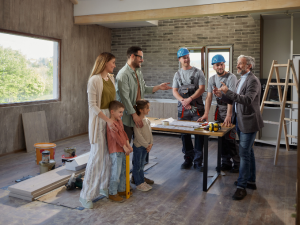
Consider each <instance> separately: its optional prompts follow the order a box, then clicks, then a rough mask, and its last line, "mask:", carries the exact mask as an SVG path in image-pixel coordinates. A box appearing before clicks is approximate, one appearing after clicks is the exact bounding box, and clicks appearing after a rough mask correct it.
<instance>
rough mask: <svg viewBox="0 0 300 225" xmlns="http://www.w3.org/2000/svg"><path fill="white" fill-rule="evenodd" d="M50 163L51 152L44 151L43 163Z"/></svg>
mask: <svg viewBox="0 0 300 225" xmlns="http://www.w3.org/2000/svg"><path fill="white" fill-rule="evenodd" d="M49 161H50V152H49V151H47V150H46V151H43V152H42V162H46V163H48V162H49Z"/></svg>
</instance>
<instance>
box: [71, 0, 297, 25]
mask: <svg viewBox="0 0 300 225" xmlns="http://www.w3.org/2000/svg"><path fill="white" fill-rule="evenodd" d="M299 7H300V2H299V0H289V1H284V0H273V1H272V4H270V2H269V0H256V1H246V2H231V3H220V4H210V5H196V6H188V7H177V8H168V9H153V10H141V11H133V12H121V13H107V14H98V15H87V16H75V17H74V19H75V24H80V25H83V24H97V23H117V22H132V21H148V20H167V19H177V18H192V17H203V16H212V15H224V14H225V15H228V14H243V13H247V14H248V13H251V12H258V11H269V10H271V11H274V10H283V9H286V10H288V9H292V8H299Z"/></svg>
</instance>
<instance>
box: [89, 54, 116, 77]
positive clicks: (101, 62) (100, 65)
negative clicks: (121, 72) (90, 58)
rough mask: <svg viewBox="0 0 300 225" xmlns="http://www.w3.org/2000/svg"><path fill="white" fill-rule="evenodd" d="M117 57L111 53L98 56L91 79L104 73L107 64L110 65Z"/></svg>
mask: <svg viewBox="0 0 300 225" xmlns="http://www.w3.org/2000/svg"><path fill="white" fill-rule="evenodd" d="M115 58H116V57H115V56H114V55H113V54H111V53H109V52H103V53H101V54H100V55H98V57H97V59H96V62H95V64H94V67H93V70H92V73H91V75H90V77H89V78H91V77H92V76H94V75H96V74H100V73H102V72H103V71H104V69H105V66H106V63H108V62H109V61H110V60H112V59H115Z"/></svg>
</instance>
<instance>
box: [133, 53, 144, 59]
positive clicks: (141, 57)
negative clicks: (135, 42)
mask: <svg viewBox="0 0 300 225" xmlns="http://www.w3.org/2000/svg"><path fill="white" fill-rule="evenodd" d="M134 55H135V56H138V57H140V59H141V60H143V56H140V55H136V54H134Z"/></svg>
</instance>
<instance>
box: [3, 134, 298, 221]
mask: <svg viewBox="0 0 300 225" xmlns="http://www.w3.org/2000/svg"><path fill="white" fill-rule="evenodd" d="M56 144H57V150H56V155H55V160H56V162H57V165H59V164H61V161H60V157H61V155H62V154H63V149H64V148H65V147H70V146H75V147H76V148H77V154H78V155H80V154H83V153H85V152H87V151H89V149H90V145H89V141H88V136H87V135H82V136H78V137H73V138H70V139H65V140H62V141H59V142H57V143H56ZM274 150H275V148H274V146H255V148H254V151H255V155H256V168H257V187H258V189H257V190H250V189H247V192H248V195H247V196H246V198H245V199H244V200H242V201H233V200H232V199H231V197H232V195H233V194H234V192H235V190H236V187H235V186H234V185H233V183H234V181H235V180H236V179H237V177H238V174H232V173H229V172H226V175H225V176H221V177H219V178H218V179H217V180H216V182H215V183H214V184H213V186H212V187H211V188H210V189H209V191H208V192H203V191H202V178H203V174H202V173H201V172H198V171H196V170H195V169H193V168H191V169H189V170H181V169H180V166H181V164H182V163H183V154H182V152H181V139H180V136H178V135H165V134H154V145H153V149H152V150H151V153H150V155H151V156H155V157H157V158H156V159H155V161H156V162H158V164H157V165H155V166H154V167H152V168H150V169H149V170H148V171H147V172H146V176H147V177H149V178H151V179H153V180H154V181H155V184H154V185H153V189H152V190H151V191H149V192H139V191H137V190H136V187H135V185H132V188H133V196H132V197H131V198H130V199H128V200H127V201H126V202H124V203H122V204H118V203H114V202H111V201H109V200H108V199H106V198H104V199H101V200H99V201H97V202H96V203H95V204H94V209H93V210H87V209H85V210H83V211H79V210H76V209H68V208H66V207H61V206H56V205H51V204H46V203H43V202H38V201H34V202H31V203H29V202H27V201H24V200H20V199H16V198H12V197H9V196H8V193H9V192H8V191H4V190H1V189H0V207H1V212H0V214H1V216H0V224H22V223H23V224H51V225H52V224H64V223H68V222H70V221H72V223H74V224H84V225H88V224H118V225H123V224H124V225H125V224H142V225H148V224H149V225H150V224H151V225H152V224H155V225H156V224H163V225H164V224H165V225H170V224H174V225H181V224H193V225H194V224H196V225H198V224H204V225H220V224H226V225H232V224H243V225H244V224H247V225H260V224H264V225H265V224H272V225H273V224H274V225H282V224H294V222H295V220H294V219H293V218H291V216H290V215H291V213H293V212H294V211H295V209H294V208H293V204H294V203H295V200H296V197H295V195H296V187H295V182H296V151H293V150H291V151H290V152H287V151H285V149H284V148H281V149H280V153H279V158H278V165H277V166H273V157H274ZM208 154H209V155H208V169H209V171H215V167H216V163H217V160H216V156H217V140H210V141H209V152H208ZM38 171H39V168H38V166H37V165H36V164H35V156H34V153H23V152H19V153H15V154H11V155H5V156H3V157H0V187H4V186H7V185H11V184H14V180H16V179H20V178H22V176H27V175H36V174H37V173H38ZM209 179H210V178H209Z"/></svg>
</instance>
